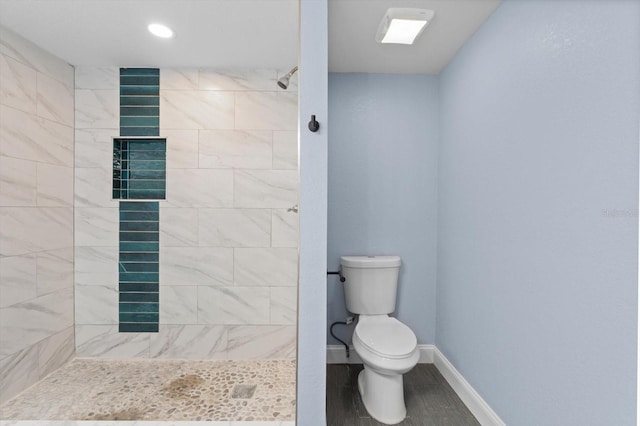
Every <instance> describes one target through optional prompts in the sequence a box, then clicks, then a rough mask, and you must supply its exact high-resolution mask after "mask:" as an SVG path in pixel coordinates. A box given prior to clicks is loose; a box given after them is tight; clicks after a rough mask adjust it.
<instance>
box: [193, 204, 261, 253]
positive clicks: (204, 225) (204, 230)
mask: <svg viewBox="0 0 640 426" xmlns="http://www.w3.org/2000/svg"><path fill="white" fill-rule="evenodd" d="M270 235H271V211H270V210H268V209H199V217H198V241H199V243H200V245H201V246H213V247H269V243H270Z"/></svg>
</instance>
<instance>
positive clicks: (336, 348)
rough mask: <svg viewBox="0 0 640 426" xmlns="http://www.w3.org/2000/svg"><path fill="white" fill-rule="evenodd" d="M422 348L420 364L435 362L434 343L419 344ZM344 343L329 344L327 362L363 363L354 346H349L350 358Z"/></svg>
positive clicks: (419, 347)
mask: <svg viewBox="0 0 640 426" xmlns="http://www.w3.org/2000/svg"><path fill="white" fill-rule="evenodd" d="M418 349H420V360H418V363H419V364H433V350H434V349H435V346H433V345H418ZM346 352H347V351H346V350H345V349H344V346H343V345H327V364H362V360H361V359H360V357H359V356H358V354H357V353H356V351H355V349H353V346H349V358H347V353H346Z"/></svg>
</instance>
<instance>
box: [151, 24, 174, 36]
mask: <svg viewBox="0 0 640 426" xmlns="http://www.w3.org/2000/svg"><path fill="white" fill-rule="evenodd" d="M147 28H148V29H149V32H150V33H151V34H153V35H154V36H157V37H161V38H171V37H173V31H172V30H171V28H169V27H167V26H166V25H162V24H151V25H149V26H148V27H147Z"/></svg>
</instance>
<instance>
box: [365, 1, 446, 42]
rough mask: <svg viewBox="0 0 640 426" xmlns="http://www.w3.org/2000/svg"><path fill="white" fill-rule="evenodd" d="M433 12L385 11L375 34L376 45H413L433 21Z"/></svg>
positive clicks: (410, 10) (404, 9)
mask: <svg viewBox="0 0 640 426" xmlns="http://www.w3.org/2000/svg"><path fill="white" fill-rule="evenodd" d="M433 15H434V12H433V10H427V9H411V8H391V9H389V10H387V13H385V15H384V17H383V18H382V21H380V25H379V26H378V32H377V33H376V41H377V42H378V43H397V44H413V42H414V41H415V40H416V38H417V37H418V36H419V35H420V34H421V33H422V31H424V29H425V27H426V26H427V24H428V23H429V21H431V20H432V19H433Z"/></svg>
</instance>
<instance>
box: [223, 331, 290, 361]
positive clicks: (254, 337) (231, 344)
mask: <svg viewBox="0 0 640 426" xmlns="http://www.w3.org/2000/svg"><path fill="white" fill-rule="evenodd" d="M228 333H229V334H228V341H227V357H228V358H229V359H269V358H294V357H295V356H296V327H295V326H273V325H269V326H231V327H229V331H228Z"/></svg>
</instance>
